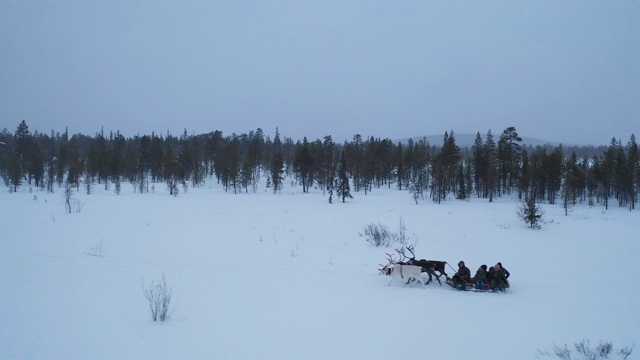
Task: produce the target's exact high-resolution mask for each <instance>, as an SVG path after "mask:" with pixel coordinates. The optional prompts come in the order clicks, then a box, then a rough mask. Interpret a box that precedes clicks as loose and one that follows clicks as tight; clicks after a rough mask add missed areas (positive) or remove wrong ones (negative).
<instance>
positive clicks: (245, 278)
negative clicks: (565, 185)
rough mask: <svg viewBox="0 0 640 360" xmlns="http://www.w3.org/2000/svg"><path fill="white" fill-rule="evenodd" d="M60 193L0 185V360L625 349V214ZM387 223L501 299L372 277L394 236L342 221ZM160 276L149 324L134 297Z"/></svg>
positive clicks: (287, 194) (380, 194) (292, 194)
mask: <svg viewBox="0 0 640 360" xmlns="http://www.w3.org/2000/svg"><path fill="white" fill-rule="evenodd" d="M181 190H182V189H181ZM61 194H62V191H61V190H58V192H57V193H55V194H48V193H45V192H39V191H34V192H29V189H28V187H26V186H23V187H22V188H21V189H20V190H19V192H18V193H9V192H8V190H7V189H6V187H4V186H0V229H2V238H1V240H0V359H3V360H4V359H154V360H157V359H394V358H398V357H407V356H409V357H414V356H417V357H419V358H425V359H481V358H491V359H535V358H536V357H537V355H536V354H537V353H538V350H549V349H551V348H552V347H553V345H554V344H558V345H562V344H565V343H566V344H569V345H571V344H573V343H575V342H578V341H581V340H583V339H589V340H591V342H592V343H598V342H599V341H610V342H612V343H613V344H614V346H616V347H624V346H631V345H633V344H636V345H638V334H639V333H640V311H639V310H638V309H639V308H640V282H638V280H637V277H638V274H637V272H636V270H637V266H638V264H640V211H634V212H630V211H628V210H626V209H620V208H610V209H609V210H608V211H605V210H604V209H603V208H602V207H599V206H597V207H588V206H585V205H578V206H576V207H574V208H573V209H572V211H571V213H570V214H569V216H564V210H563V209H562V207H561V206H559V205H546V206H545V205H543V209H544V211H545V216H544V223H543V224H542V229H541V230H530V229H528V228H527V227H526V224H525V223H524V222H522V221H521V220H519V219H518V218H517V216H516V210H517V208H518V206H519V205H518V203H517V201H516V200H514V199H511V198H507V197H503V198H500V199H497V201H496V202H494V203H489V202H487V200H484V199H473V200H471V201H469V202H461V201H458V200H451V201H446V202H444V203H442V204H439V205H438V204H434V203H433V202H431V201H423V202H421V203H420V204H419V205H416V204H415V203H414V201H413V199H412V198H411V196H410V195H409V194H408V193H406V192H404V191H402V192H401V191H397V190H389V189H380V190H376V189H374V191H373V192H372V193H370V194H368V195H366V196H365V195H364V193H354V197H355V198H354V199H353V200H348V201H347V203H345V204H343V203H340V202H336V203H334V204H329V203H328V201H327V198H326V197H323V196H322V194H321V192H319V191H318V190H312V193H310V194H303V193H302V192H301V188H300V187H291V185H290V184H288V185H286V187H285V189H284V190H283V192H282V193H281V194H278V195H274V194H273V193H272V192H271V190H270V189H268V190H266V189H264V188H260V189H259V190H258V192H257V193H248V194H244V193H243V194H232V193H225V192H223V191H222V189H221V187H220V186H218V185H217V184H215V181H213V180H210V181H209V184H208V185H206V186H203V187H201V188H190V189H189V190H188V191H187V192H182V191H181V193H180V195H179V196H178V197H172V196H170V195H169V194H168V192H167V191H165V186H164V185H163V184H156V191H155V192H154V193H148V194H139V193H134V191H133V187H132V186H131V185H128V184H127V185H123V191H122V193H121V194H120V195H116V194H115V193H114V192H113V191H104V189H100V188H99V187H96V193H94V194H92V195H86V194H84V190H82V189H81V191H80V192H79V193H78V194H76V195H75V197H76V199H77V201H78V202H77V203H76V205H77V206H78V207H81V211H80V212H77V213H72V214H66V213H65V207H64V198H63V196H62V195H61ZM34 196H35V197H37V199H36V198H35V197H34ZM401 218H402V220H403V221H404V223H405V225H406V227H407V233H408V235H409V236H410V238H411V239H410V241H411V243H413V244H415V248H416V255H417V256H418V258H429V259H436V260H445V261H447V262H449V263H450V264H452V265H453V266H454V267H455V264H457V262H458V261H459V260H464V261H465V262H466V263H467V266H468V267H469V268H470V269H471V271H472V274H473V273H475V271H476V269H477V268H478V267H479V266H480V265H481V264H487V265H489V266H491V265H493V264H495V263H496V262H498V261H501V262H502V263H503V265H504V266H505V267H506V268H507V269H508V270H509V271H510V272H511V278H510V281H511V288H510V289H509V290H508V293H506V294H501V293H474V292H460V291H456V290H454V289H452V288H450V287H448V286H446V285H444V286H442V287H441V286H439V285H437V283H435V284H434V283H432V284H430V285H428V286H426V287H424V288H423V287H421V286H420V285H419V284H418V286H415V287H404V286H403V284H402V283H401V282H400V281H397V282H394V283H393V284H392V285H391V286H387V283H388V282H389V278H386V277H384V276H380V275H378V267H379V264H381V263H385V252H393V248H376V247H373V246H371V245H370V244H368V243H367V242H366V241H365V238H364V237H362V236H360V235H359V233H362V232H363V228H364V227H365V226H366V225H368V224H370V223H375V224H382V225H386V226H387V227H389V229H390V230H392V231H397V229H398V225H399V222H400V219H401ZM100 245H102V249H103V256H102V257H99V256H92V255H89V254H88V253H94V254H95V252H96V250H97V249H98V247H99V246H100ZM449 270H450V269H449ZM452 272H453V271H449V273H452ZM162 274H165V276H166V279H167V281H168V284H169V285H170V286H171V287H172V290H173V300H172V303H171V305H172V307H173V310H174V311H173V316H172V317H171V318H170V320H169V321H167V322H165V323H159V322H153V321H151V317H150V315H149V311H148V304H147V300H146V299H145V297H144V295H143V288H144V287H145V286H147V285H148V284H149V283H151V282H152V281H158V280H160V279H161V277H162ZM635 350H636V351H638V349H637V348H636V349H635ZM635 355H637V354H634V355H632V357H634V356H635Z"/></svg>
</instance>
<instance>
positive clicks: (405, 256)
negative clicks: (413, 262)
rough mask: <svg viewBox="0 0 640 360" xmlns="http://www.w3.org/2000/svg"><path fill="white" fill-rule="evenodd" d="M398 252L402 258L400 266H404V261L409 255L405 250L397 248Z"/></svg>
mask: <svg viewBox="0 0 640 360" xmlns="http://www.w3.org/2000/svg"><path fill="white" fill-rule="evenodd" d="M396 252H397V253H398V254H399V255H400V256H401V259H400V260H398V261H397V263H398V264H404V261H405V260H406V259H407V255H406V254H405V253H404V249H403V248H401V247H400V248H397V249H396Z"/></svg>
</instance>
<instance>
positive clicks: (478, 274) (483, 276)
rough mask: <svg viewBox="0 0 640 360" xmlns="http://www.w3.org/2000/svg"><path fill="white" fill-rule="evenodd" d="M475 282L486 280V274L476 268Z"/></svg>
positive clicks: (481, 269)
mask: <svg viewBox="0 0 640 360" xmlns="http://www.w3.org/2000/svg"><path fill="white" fill-rule="evenodd" d="M474 278H475V280H476V281H485V280H487V272H486V271H485V270H484V269H483V268H482V267H480V268H478V271H476V276H474Z"/></svg>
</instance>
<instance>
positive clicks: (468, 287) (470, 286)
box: [445, 279, 509, 292]
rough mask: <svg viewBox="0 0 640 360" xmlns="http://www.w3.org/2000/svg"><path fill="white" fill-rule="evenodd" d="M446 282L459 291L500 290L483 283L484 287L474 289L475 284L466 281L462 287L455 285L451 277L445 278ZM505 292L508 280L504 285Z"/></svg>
mask: <svg viewBox="0 0 640 360" xmlns="http://www.w3.org/2000/svg"><path fill="white" fill-rule="evenodd" d="M445 282H446V283H447V285H449V286H451V287H452V288H454V289H456V290H460V291H473V292H500V290H497V289H496V290H495V291H494V290H491V287H490V286H489V285H488V284H485V285H484V287H483V288H482V289H476V284H475V283H466V284H465V287H464V289H462V288H460V287H457V286H456V285H455V284H454V283H453V280H452V279H447V280H446V281H445ZM504 288H505V292H506V291H507V289H508V288H509V282H508V281H507V283H506V285H505V287H504Z"/></svg>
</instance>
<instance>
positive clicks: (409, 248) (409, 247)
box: [407, 245, 416, 260]
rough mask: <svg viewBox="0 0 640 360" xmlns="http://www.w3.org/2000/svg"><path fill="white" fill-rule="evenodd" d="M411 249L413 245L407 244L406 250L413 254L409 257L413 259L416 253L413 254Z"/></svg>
mask: <svg viewBox="0 0 640 360" xmlns="http://www.w3.org/2000/svg"><path fill="white" fill-rule="evenodd" d="M413 249H414V248H413V245H409V246H407V250H409V252H410V253H411V255H413V256H412V257H411V260H414V259H415V258H416V254H414V253H413Z"/></svg>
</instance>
